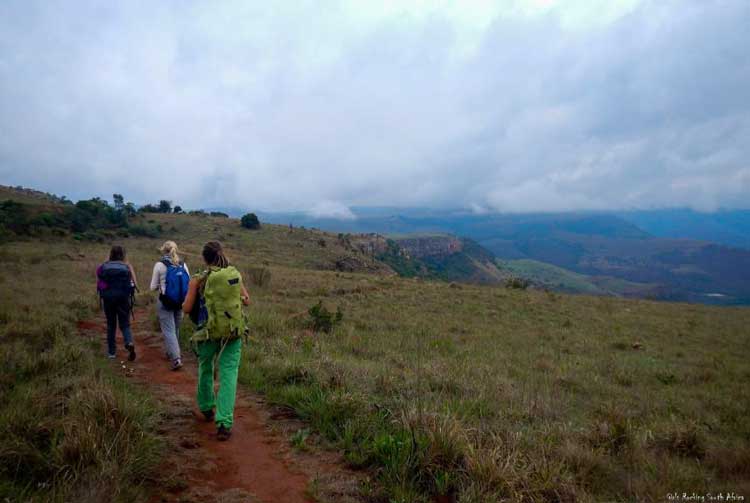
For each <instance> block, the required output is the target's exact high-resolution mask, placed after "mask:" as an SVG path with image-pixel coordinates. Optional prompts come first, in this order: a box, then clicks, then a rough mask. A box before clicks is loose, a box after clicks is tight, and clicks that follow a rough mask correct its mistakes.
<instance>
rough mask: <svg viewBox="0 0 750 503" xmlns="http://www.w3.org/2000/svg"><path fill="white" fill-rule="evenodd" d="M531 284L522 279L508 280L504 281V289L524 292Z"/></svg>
mask: <svg viewBox="0 0 750 503" xmlns="http://www.w3.org/2000/svg"><path fill="white" fill-rule="evenodd" d="M530 284H531V282H530V281H529V280H527V279H524V278H516V277H513V278H508V279H507V280H506V281H505V288H512V289H514V290H526V289H527V288H528V287H529V285H530Z"/></svg>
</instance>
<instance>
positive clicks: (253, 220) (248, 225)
mask: <svg viewBox="0 0 750 503" xmlns="http://www.w3.org/2000/svg"><path fill="white" fill-rule="evenodd" d="M240 223H241V224H242V227H244V228H245V229H250V230H257V229H260V220H258V216H257V215H256V214H255V213H247V214H245V215H243V216H242V220H240Z"/></svg>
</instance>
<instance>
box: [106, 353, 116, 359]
mask: <svg viewBox="0 0 750 503" xmlns="http://www.w3.org/2000/svg"><path fill="white" fill-rule="evenodd" d="M107 358H109V359H110V360H114V359H115V358H117V355H111V354H109V353H108V354H107Z"/></svg>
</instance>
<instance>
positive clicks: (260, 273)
mask: <svg viewBox="0 0 750 503" xmlns="http://www.w3.org/2000/svg"><path fill="white" fill-rule="evenodd" d="M247 273H248V276H249V278H250V283H252V284H253V285H255V286H258V287H261V288H265V287H267V286H268V285H269V284H270V283H271V271H270V270H269V269H268V268H267V267H251V268H249V269H248V270H247Z"/></svg>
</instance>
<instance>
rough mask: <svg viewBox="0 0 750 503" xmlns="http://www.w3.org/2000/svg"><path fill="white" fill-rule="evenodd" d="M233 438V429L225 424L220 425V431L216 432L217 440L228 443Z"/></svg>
mask: <svg viewBox="0 0 750 503" xmlns="http://www.w3.org/2000/svg"><path fill="white" fill-rule="evenodd" d="M231 436H232V429H231V428H227V427H226V426H224V425H223V424H220V425H219V429H218V430H216V439H217V440H219V441H221V442H226V441H227V440H229V437H231Z"/></svg>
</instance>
